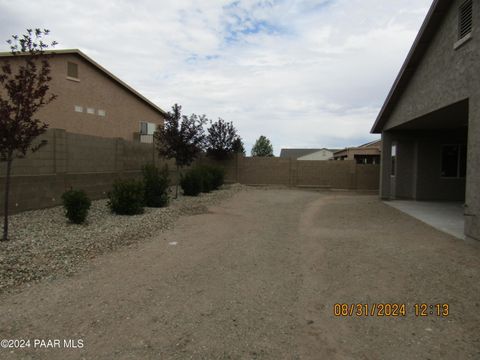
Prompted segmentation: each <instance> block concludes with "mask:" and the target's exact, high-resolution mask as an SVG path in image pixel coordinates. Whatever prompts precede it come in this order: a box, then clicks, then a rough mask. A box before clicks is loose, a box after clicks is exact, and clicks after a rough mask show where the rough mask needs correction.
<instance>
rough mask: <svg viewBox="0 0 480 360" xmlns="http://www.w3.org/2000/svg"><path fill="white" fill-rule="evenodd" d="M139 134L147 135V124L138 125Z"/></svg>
mask: <svg viewBox="0 0 480 360" xmlns="http://www.w3.org/2000/svg"><path fill="white" fill-rule="evenodd" d="M140 134H141V135H147V134H148V123H146V122H141V123H140Z"/></svg>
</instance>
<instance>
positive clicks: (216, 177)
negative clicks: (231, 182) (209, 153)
mask: <svg viewBox="0 0 480 360" xmlns="http://www.w3.org/2000/svg"><path fill="white" fill-rule="evenodd" d="M209 171H210V174H211V177H212V190H218V189H220V187H221V186H222V185H223V184H224V183H225V170H224V169H223V168H222V167H220V166H209Z"/></svg>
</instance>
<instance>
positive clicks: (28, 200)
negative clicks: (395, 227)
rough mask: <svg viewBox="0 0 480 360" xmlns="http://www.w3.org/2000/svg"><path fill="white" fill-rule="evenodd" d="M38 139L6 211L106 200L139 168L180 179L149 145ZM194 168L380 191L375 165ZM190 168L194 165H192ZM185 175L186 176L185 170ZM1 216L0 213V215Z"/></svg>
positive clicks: (0, 182) (236, 177) (245, 162)
mask: <svg viewBox="0 0 480 360" xmlns="http://www.w3.org/2000/svg"><path fill="white" fill-rule="evenodd" d="M40 140H46V141H47V145H45V146H43V147H42V148H41V149H40V150H39V151H37V152H36V153H33V154H28V156H26V157H25V158H23V159H16V160H15V161H14V163H13V171H12V180H11V192H10V211H11V212H12V213H15V212H20V211H24V210H31V209H39V208H46V207H51V206H56V205H60V204H61V195H62V194H63V192H65V191H66V190H68V189H70V188H73V189H82V190H84V191H86V192H87V194H88V195H89V196H90V197H91V198H92V199H100V198H105V197H106V196H107V193H108V191H110V189H111V186H112V184H113V182H114V180H115V179H118V178H137V179H140V178H141V168H142V166H143V165H145V164H147V163H152V162H153V163H155V165H157V166H158V167H160V168H162V167H163V166H165V165H168V168H169V172H170V178H171V180H172V182H173V183H176V182H177V181H178V178H179V174H178V173H177V169H176V166H175V161H174V160H168V161H167V160H165V159H163V158H160V157H159V156H158V154H157V152H156V150H155V148H154V146H153V144H142V143H138V142H130V141H127V140H124V139H121V138H113V139H112V138H101V137H95V136H90V135H82V134H73V133H68V132H66V131H65V130H60V129H50V130H48V131H47V132H46V133H45V134H44V135H42V137H41V138H39V139H38V141H40ZM195 164H214V165H220V166H223V167H224V168H225V170H226V181H227V182H228V183H234V182H239V183H242V184H247V185H285V186H291V187H295V186H312V187H331V188H339V189H366V190H373V189H378V181H379V166H376V165H357V164H355V162H354V161H298V160H291V159H281V158H250V157H243V156H235V157H233V158H232V159H230V160H227V161H222V162H218V161H213V160H211V159H208V158H201V159H199V160H197V161H196V162H195ZM195 164H193V165H195ZM5 167H6V164H5V163H0V203H3V200H4V186H5ZM183 171H186V169H184V170H183ZM0 211H2V210H0Z"/></svg>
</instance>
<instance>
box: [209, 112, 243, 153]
mask: <svg viewBox="0 0 480 360" xmlns="http://www.w3.org/2000/svg"><path fill="white" fill-rule="evenodd" d="M210 124H211V126H210V127H209V128H208V135H207V138H206V140H207V155H208V156H210V157H213V158H214V159H217V160H225V159H228V158H229V157H230V156H231V155H232V154H233V153H235V147H236V146H237V147H238V144H237V143H236V141H237V140H240V141H241V139H240V137H239V136H238V135H237V130H236V129H235V127H234V126H233V123H231V122H226V121H225V120H223V119H218V121H217V122H211V121H210Z"/></svg>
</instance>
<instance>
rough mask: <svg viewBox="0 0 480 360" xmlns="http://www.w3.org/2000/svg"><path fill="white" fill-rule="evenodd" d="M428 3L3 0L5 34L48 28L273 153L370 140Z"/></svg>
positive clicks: (167, 100) (149, 92)
mask: <svg viewBox="0 0 480 360" xmlns="http://www.w3.org/2000/svg"><path fill="white" fill-rule="evenodd" d="M430 2H431V0H390V1H388V2H385V1H381V0H362V1H360V0H336V1H333V0H304V1H293V0H291V1H287V0H263V1H258V0H240V1H219V0H202V1H200V0H164V1H161V2H158V1H153V0H138V1H130V0H122V1H120V0H117V1H114V0H105V1H102V2H98V1H93V0H83V1H68V0H65V1H57V0H39V1H36V2H30V1H27V0H16V1H5V0H3V1H2V0H0V24H1V25H0V30H1V31H0V36H2V35H1V34H3V37H4V38H5V39H6V38H8V36H9V35H10V34H13V33H22V32H23V30H24V29H25V28H27V27H37V26H40V27H47V28H49V29H51V30H52V35H53V36H52V37H53V38H55V39H57V40H58V41H59V42H60V45H61V47H64V48H80V49H82V50H83V51H85V52H86V53H87V54H88V55H90V56H91V57H93V58H94V59H95V60H96V61H98V62H99V63H100V64H102V65H103V66H105V67H106V68H107V69H109V70H110V71H112V72H113V73H114V74H116V75H117V76H119V77H120V78H121V79H123V80H125V81H126V82H127V83H129V84H130V85H132V86H133V87H134V88H136V89H137V90H139V91H140V92H141V93H143V94H144V95H146V96H147V97H149V98H150V99H152V100H153V101H154V102H156V103H157V104H158V105H159V106H161V107H162V108H164V109H166V110H168V109H169V108H170V106H171V105H172V104H173V103H174V102H178V103H180V104H182V105H183V106H184V110H185V111H186V112H187V113H190V112H195V113H206V114H207V115H208V116H209V117H211V118H214V119H215V118H217V117H222V118H224V119H226V120H229V121H233V122H234V124H235V125H236V127H237V128H238V129H239V131H240V134H241V135H242V137H243V138H244V139H245V141H246V143H247V145H248V146H251V145H252V144H253V142H254V141H255V139H256V138H257V137H258V136H259V135H260V134H264V135H266V136H268V137H269V138H270V139H271V140H272V142H273V144H274V147H275V150H276V152H277V153H278V152H279V150H280V148H281V147H286V146H290V147H324V146H328V147H343V146H352V145H355V144H358V143H361V142H363V141H367V140H369V139H371V138H372V137H373V136H372V135H369V130H370V127H371V125H372V123H373V121H374V119H375V117H376V115H377V113H378V111H379V108H380V107H381V105H382V103H383V100H384V99H385V97H386V95H387V92H388V90H389V88H390V86H391V84H392V82H393V80H394V78H395V76H396V74H397V72H398V70H399V68H400V66H401V63H402V61H403V60H404V58H405V56H406V54H407V52H408V49H409V48H410V45H411V43H412V42H413V39H414V37H415V35H416V33H417V31H418V29H419V27H420V24H421V21H422V20H423V17H424V16H425V14H426V12H427V10H428V6H429V5H430ZM39 21H40V23H39Z"/></svg>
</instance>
